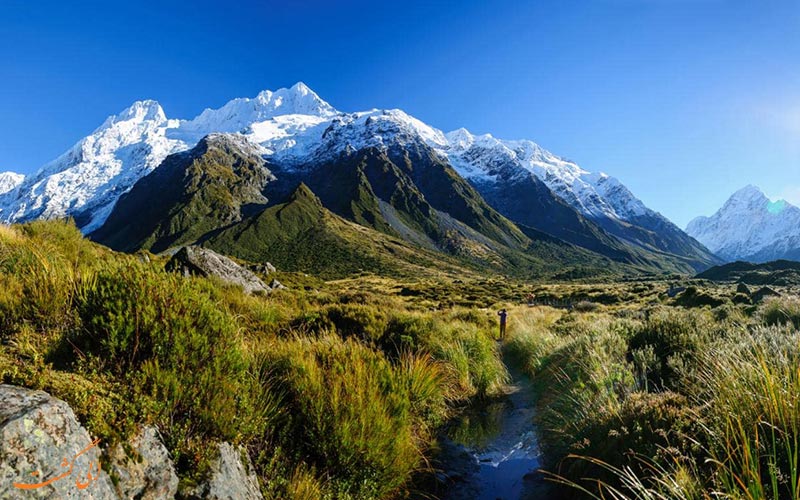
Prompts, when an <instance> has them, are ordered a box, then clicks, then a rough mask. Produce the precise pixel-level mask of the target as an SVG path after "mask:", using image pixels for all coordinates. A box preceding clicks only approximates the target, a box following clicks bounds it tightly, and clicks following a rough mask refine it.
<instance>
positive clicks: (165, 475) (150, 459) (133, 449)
mask: <svg viewBox="0 0 800 500" xmlns="http://www.w3.org/2000/svg"><path fill="white" fill-rule="evenodd" d="M126 444H127V446H124V445H122V444H117V445H116V446H114V447H113V448H112V449H110V450H109V452H108V458H109V462H110V463H109V465H110V466H111V471H112V473H113V474H114V475H115V477H116V480H117V481H116V482H117V491H118V492H119V494H120V497H121V498H136V499H140V500H160V499H167V498H175V493H176V492H177V491H178V476H177V474H175V467H174V466H173V464H172V460H171V459H170V456H169V452H168V451H167V448H166V447H165V446H164V443H163V442H162V440H161V436H160V435H159V433H158V430H157V429H156V428H155V427H151V426H145V427H143V428H142V429H141V430H140V431H139V433H137V434H136V435H135V436H134V437H133V438H132V439H131V440H130V441H129V442H128V443H126Z"/></svg>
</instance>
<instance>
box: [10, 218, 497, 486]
mask: <svg viewBox="0 0 800 500" xmlns="http://www.w3.org/2000/svg"><path fill="white" fill-rule="evenodd" d="M163 264H164V259H161V258H156V257H152V258H150V259H143V258H141V256H130V255H123V254H117V253H114V252H111V251H109V250H106V249H104V248H102V247H100V246H98V245H95V244H92V243H90V242H89V241H87V240H85V239H84V238H83V237H82V236H81V234H80V233H79V232H78V231H77V229H75V227H74V225H72V224H71V223H70V222H68V221H65V222H58V221H56V222H37V223H32V224H26V225H22V226H14V227H7V226H0V380H1V381H2V382H5V383H12V384H17V385H22V386H26V387H32V388H37V389H44V390H47V391H48V392H50V393H51V394H53V395H54V396H56V397H59V398H62V399H64V400H65V401H67V402H68V403H69V404H70V405H71V406H72V407H73V409H74V410H75V412H76V414H77V415H78V417H79V419H80V420H81V422H83V423H84V424H85V425H86V426H87V427H88V428H89V430H90V431H91V432H92V433H94V434H96V435H98V436H100V437H101V438H103V440H104V441H105V442H106V443H107V444H108V445H111V444H113V443H114V442H115V441H119V440H123V439H126V438H127V437H128V435H129V434H130V433H132V432H134V430H135V429H136V427H137V426H138V425H140V424H142V423H150V424H155V425H156V426H158V427H159V429H160V430H161V433H162V434H163V436H164V437H165V441H166V445H167V447H168V448H169V450H170V452H171V455H172V457H173V458H174V460H175V462H176V465H177V468H178V472H179V476H180V478H181V482H182V484H183V485H191V484H193V483H195V482H197V481H199V480H200V479H201V478H202V476H203V474H204V473H205V470H206V467H207V465H208V462H209V459H210V458H211V457H210V456H208V454H209V450H212V449H213V448H214V447H213V446H209V443H210V442H214V441H222V440H226V441H231V442H233V443H237V444H243V445H245V446H246V447H247V449H248V450H249V452H250V455H251V457H252V458H253V461H254V464H255V467H256V469H257V472H258V474H259V476H260V479H261V485H262V489H263V491H264V493H265V495H266V496H267V498H298V499H302V498H364V499H366V498H390V497H397V496H403V495H405V494H406V489H407V488H408V483H409V480H410V478H411V477H412V475H413V474H415V473H417V472H419V471H421V470H425V469H426V468H427V459H426V453H427V452H428V448H429V446H430V445H431V443H432V440H433V436H434V434H435V432H436V430H437V429H438V427H439V426H440V425H442V424H443V423H444V422H445V421H446V420H447V418H448V417H449V416H450V415H451V412H452V411H453V408H454V406H455V405H456V404H461V403H463V402H465V401H467V400H468V399H470V398H473V397H480V396H483V395H486V394H489V393H491V392H492V391H493V390H495V389H496V388H497V387H499V386H500V385H501V384H502V383H503V381H504V380H505V378H506V377H507V373H506V371H505V368H504V365H503V364H502V362H501V361H500V359H499V352H498V348H497V346H496V344H495V342H494V339H493V334H494V329H495V328H496V319H495V318H494V317H491V316H489V315H488V314H487V313H486V312H484V311H481V312H476V311H474V310H470V309H468V308H445V309H440V310H435V311H433V310H430V309H427V308H423V307H421V306H419V305H418V304H415V303H413V302H411V301H407V300H405V299H404V298H402V297H400V296H398V295H397V294H394V295H393V294H384V293H373V292H371V291H369V290H361V289H357V288H354V287H350V286H336V285H331V286H329V285H327V284H325V283H322V282H320V281H318V280H313V279H310V278H308V277H302V276H300V277H297V278H296V279H295V281H296V282H297V283H300V285H298V286H297V287H296V289H290V290H287V291H282V292H280V293H274V294H272V295H270V296H248V295H245V294H244V293H243V292H242V290H241V289H238V288H236V287H230V286H227V285H224V284H222V283H221V282H218V281H216V280H208V279H202V278H184V277H182V276H179V275H174V274H170V273H166V272H164V271H163ZM289 279H290V280H291V279H292V278H291V277H289ZM304 286H305V287H308V289H307V290H304V289H303V287H304Z"/></svg>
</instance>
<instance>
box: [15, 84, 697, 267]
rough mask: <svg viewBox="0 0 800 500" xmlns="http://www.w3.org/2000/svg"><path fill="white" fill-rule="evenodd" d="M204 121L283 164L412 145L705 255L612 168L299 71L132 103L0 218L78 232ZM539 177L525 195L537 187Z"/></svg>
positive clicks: (659, 245) (619, 231) (29, 183)
mask: <svg viewBox="0 0 800 500" xmlns="http://www.w3.org/2000/svg"><path fill="white" fill-rule="evenodd" d="M211 133H240V134H242V135H244V136H245V137H246V138H247V139H248V140H250V141H252V142H254V143H256V144H259V145H260V146H261V147H263V151H264V156H265V157H266V158H267V159H269V160H270V162H271V163H272V164H276V165H279V166H281V167H283V168H284V169H285V168H289V169H304V168H305V169H307V168H310V166H313V165H319V164H323V163H324V164H328V163H330V162H331V160H333V159H335V158H337V157H338V156H341V155H342V154H351V153H352V152H355V151H362V150H365V149H368V148H373V149H374V148H376V149H378V150H387V149H390V148H414V147H418V146H420V145H424V146H425V147H427V148H431V149H433V150H434V151H435V152H436V154H437V155H439V156H440V157H441V158H443V159H445V161H448V162H449V163H450V164H451V165H452V166H453V167H454V169H455V170H456V171H457V172H458V173H459V174H460V175H462V176H463V177H464V178H466V179H467V180H468V181H469V182H470V183H471V184H473V185H474V186H476V188H479V191H480V186H484V187H486V186H487V185H488V184H490V183H492V182H496V183H508V182H515V181H518V180H523V181H524V179H528V181H524V182H528V183H530V182H538V181H541V182H542V183H544V185H546V186H547V188H548V189H549V190H551V191H552V193H554V194H555V196H556V197H557V198H558V199H559V200H561V201H563V202H564V203H566V204H567V205H568V206H570V207H573V208H574V209H575V210H576V211H578V212H579V213H580V214H582V215H583V216H585V217H586V218H587V219H589V220H595V221H597V223H598V224H600V225H601V226H602V227H603V228H604V230H606V231H608V232H609V233H612V234H614V235H615V236H616V237H617V238H619V239H621V240H623V241H625V242H626V243H629V242H633V243H635V244H637V245H640V246H643V247H645V248H647V249H648V250H656V251H666V252H673V253H677V254H679V255H687V256H691V257H692V258H695V257H697V256H698V255H700V256H701V259H700V260H701V261H707V260H709V258H710V255H707V252H705V249H702V247H701V246H700V245H699V244H697V243H696V242H694V240H692V239H691V238H688V237H687V236H686V235H685V234H684V233H683V232H682V231H680V230H679V229H678V228H676V227H674V226H672V225H671V223H670V222H669V221H667V220H666V219H664V218H663V217H661V216H660V215H659V214H657V213H656V212H653V211H652V210H649V209H648V208H647V207H645V206H644V204H643V203H642V202H641V201H640V200H638V199H637V198H636V197H635V196H633V194H632V193H631V192H630V191H629V190H628V189H627V188H626V187H625V186H624V185H623V184H622V183H620V182H619V181H618V180H616V179H614V178H613V177H609V176H607V175H605V174H602V173H590V172H588V171H586V170H584V169H582V168H581V167H579V166H578V165H576V164H575V163H573V162H570V161H567V160H564V159H562V158H559V157H557V156H556V155H553V154H552V153H550V152H548V151H546V150H544V149H542V148H541V147H539V146H538V145H536V144H535V143H533V142H531V141H502V140H499V139H495V138H494V137H492V136H491V135H483V136H475V135H472V134H470V133H469V132H468V131H466V130H464V129H460V130H456V131H454V132H451V133H449V134H445V133H443V132H442V131H440V130H437V129H435V128H433V127H431V126H429V125H427V124H425V123H423V122H422V121H420V120H418V119H416V118H414V117H412V116H409V115H408V114H406V113H404V112H403V111H401V110H377V109H374V110H370V111H364V112H357V113H343V112H339V111H337V110H336V109H334V108H333V107H332V106H331V105H330V104H328V103H327V102H325V101H324V100H322V99H321V98H320V97H319V96H318V95H317V94H316V93H314V92H313V91H312V90H311V89H309V88H308V87H307V86H306V85H304V84H302V83H298V84H296V85H294V86H292V87H291V88H288V89H280V90H277V91H275V92H272V91H263V92H261V93H259V94H258V95H257V96H256V97H254V98H240V99H234V100H232V101H230V102H228V103H227V104H225V105H224V106H222V107H220V108H218V109H206V110H205V111H203V112H202V113H200V115H198V116H197V117H195V118H194V119H191V120H177V119H168V118H167V116H166V115H165V113H164V110H163V109H162V108H161V106H160V105H159V104H158V103H157V102H155V101H141V102H137V103H134V105H133V106H131V107H130V108H128V109H126V110H124V111H123V112H121V113H119V114H118V115H115V116H111V117H109V118H108V119H107V120H106V122H105V123H103V125H101V126H100V127H99V128H98V129H97V130H95V131H94V132H93V133H92V134H91V135H89V136H87V137H86V138H84V139H82V140H81V141H79V142H78V143H77V144H76V145H75V146H73V147H72V148H71V149H70V150H69V151H67V152H66V153H64V154H63V155H61V156H60V157H58V158H57V159H55V160H54V161H52V162H50V163H49V164H47V165H45V166H44V167H42V169H41V170H39V171H38V172H37V173H36V174H34V175H32V176H29V177H28V178H25V179H24V180H22V182H21V183H19V185H17V186H16V187H15V188H13V189H12V188H9V190H7V191H6V192H5V194H2V192H0V220H2V221H6V222H17V221H25V220H30V219H34V218H55V217H63V216H68V215H69V216H73V217H75V219H76V222H77V223H78V225H79V226H80V227H81V229H82V230H83V231H84V232H85V233H90V232H92V231H94V230H95V229H97V228H98V227H100V226H101V225H102V224H103V222H104V221H105V220H106V218H107V217H108V215H109V213H110V212H111V210H112V209H113V207H114V204H115V203H116V201H117V200H118V199H119V197H120V196H121V195H122V194H123V193H125V192H127V191H129V190H130V189H131V187H133V185H134V184H135V183H136V182H137V181H138V180H139V179H141V178H142V177H143V176H145V175H146V174H148V173H149V172H151V171H152V170H153V169H155V168H156V167H157V166H158V165H159V164H160V163H161V162H162V161H163V160H164V159H165V158H166V157H167V155H169V154H171V153H174V152H179V151H184V150H187V149H190V148H192V147H193V146H195V145H196V144H197V143H198V142H199V141H200V140H201V139H202V138H203V137H204V136H206V135H208V134H211ZM535 180H538V181H535ZM542 189H543V188H537V190H536V191H535V192H531V193H530V196H540V195H541V194H542V193H543V191H542ZM520 202H521V203H522V204H524V203H525V200H520ZM550 206H553V204H552V203H550ZM532 207H533V205H532ZM536 208H541V206H540V205H537V206H536ZM555 219H558V220H562V219H563V218H559V217H556V218H554V220H555ZM577 225H578V226H581V225H585V224H584V223H579V224H577ZM533 227H536V226H535V225H534V226H533ZM551 227H552V224H551ZM631 227H633V228H634V229H631ZM570 230H572V229H570ZM657 230H658V231H662V232H663V231H666V232H667V233H669V234H668V235H667V236H666V238H659V237H657V236H654V234H653V233H654V231H657ZM575 231H579V232H580V231H583V228H577V229H575ZM592 231H594V230H592ZM637 231H638V232H637ZM600 232H602V230H600ZM559 237H561V236H559ZM599 237H600V238H601V239H602V238H604V237H603V236H602V235H600V236H599ZM676 239H677V240H680V241H679V242H678V243H677V244H676V243H675V241H674V240H676ZM683 239H685V240H690V241H683ZM568 241H569V239H568ZM581 241H582V240H581V238H578V239H577V240H575V241H573V242H574V243H576V244H582V243H581ZM604 244H605V243H604ZM612 246H613V245H612ZM704 252H705V253H704Z"/></svg>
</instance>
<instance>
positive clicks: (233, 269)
mask: <svg viewBox="0 0 800 500" xmlns="http://www.w3.org/2000/svg"><path fill="white" fill-rule="evenodd" d="M166 269H167V270H169V271H177V272H180V273H183V275H184V276H191V275H196V276H204V277H209V276H216V277H217V278H219V279H220V280H222V281H224V282H225V283H230V284H233V285H238V286H241V287H242V288H243V289H244V291H245V292H246V293H250V294H252V293H256V292H260V293H269V292H270V291H272V289H271V288H270V287H268V286H267V285H266V284H264V282H263V281H261V279H259V277H258V276H256V275H255V274H254V273H253V272H252V271H250V270H248V269H245V268H244V267H242V266H240V265H239V264H237V263H235V262H234V261H232V260H231V259H229V258H228V257H225V256H224V255H220V254H218V253H217V252H214V251H213V250H209V249H208V248H202V247H198V246H186V247H183V248H181V249H180V250H178V252H177V253H176V254H175V255H173V256H172V258H171V259H170V260H169V262H167V265H166Z"/></svg>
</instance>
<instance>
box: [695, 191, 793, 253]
mask: <svg viewBox="0 0 800 500" xmlns="http://www.w3.org/2000/svg"><path fill="white" fill-rule="evenodd" d="M799 227H800V209H798V208H796V207H794V206H793V205H790V204H789V203H787V202H786V201H785V200H776V201H772V200H770V199H769V198H768V197H767V196H766V195H765V194H764V193H763V191H761V190H760V189H759V188H758V187H756V186H753V185H748V186H745V187H743V188H742V189H740V190H738V191H736V192H735V193H733V195H731V197H730V198H728V200H727V201H726V202H725V204H724V205H723V206H722V208H720V209H719V210H717V212H716V213H714V215H712V216H710V217H697V218H696V219H694V220H692V221H691V222H690V223H689V225H688V226H687V227H686V232H687V233H689V234H690V235H691V236H693V237H695V238H697V240H698V241H700V242H701V243H703V244H704V245H706V246H707V247H708V248H709V249H711V250H712V251H713V252H715V253H716V254H718V255H719V256H720V257H723V258H724V259H726V260H731V261H732V260H747V261H751V262H765V261H768V260H775V259H783V258H788V259H796V258H797V256H798V255H800V231H798V228H799Z"/></svg>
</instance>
